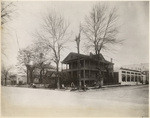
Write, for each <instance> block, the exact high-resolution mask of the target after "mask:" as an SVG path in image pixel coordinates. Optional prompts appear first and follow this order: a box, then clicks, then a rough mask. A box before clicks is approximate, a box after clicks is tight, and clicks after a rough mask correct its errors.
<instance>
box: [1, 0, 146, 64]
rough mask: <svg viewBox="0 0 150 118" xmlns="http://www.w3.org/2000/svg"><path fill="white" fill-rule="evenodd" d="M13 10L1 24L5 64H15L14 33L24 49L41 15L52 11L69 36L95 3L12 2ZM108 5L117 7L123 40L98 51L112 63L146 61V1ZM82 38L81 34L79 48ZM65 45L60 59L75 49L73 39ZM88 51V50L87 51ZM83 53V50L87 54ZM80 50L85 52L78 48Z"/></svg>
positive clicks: (15, 44) (74, 32)
mask: <svg viewBox="0 0 150 118" xmlns="http://www.w3.org/2000/svg"><path fill="white" fill-rule="evenodd" d="M15 4H16V13H15V14H14V17H13V18H12V21H11V22H9V23H8V24H7V25H6V26H5V27H6V31H5V33H3V34H2V39H3V40H5V42H7V51H6V54H7V58H6V57H5V59H4V60H5V61H4V62H5V63H7V65H15V64H16V62H17V58H16V57H17V52H18V49H19V48H18V45H17V40H16V34H17V36H18V41H19V46H20V48H24V47H26V46H28V45H30V44H31V43H32V41H33V40H34V38H33V36H32V33H34V31H35V30H36V29H38V28H40V25H41V21H42V19H41V18H42V16H43V15H44V14H46V13H47V12H49V11H52V10H55V11H56V12H58V13H60V14H62V16H64V18H65V19H66V20H67V21H69V22H70V31H72V33H73V34H72V37H71V39H74V38H75V35H76V34H77V33H78V26H79V24H80V23H83V22H84V18H85V15H88V14H89V11H90V10H91V7H92V6H93V4H95V2H83V1H82V2H16V3H15ZM107 4H108V5H110V6H116V7H118V14H119V18H120V20H119V22H118V23H119V24H120V25H121V28H120V33H119V38H120V39H124V43H123V45H121V46H118V47H117V48H115V51H111V50H110V51H109V52H102V54H103V55H104V57H105V58H106V59H107V60H108V61H110V58H113V62H114V63H115V66H122V65H130V64H138V63H147V62H148V61H149V58H148V57H149V56H148V55H149V52H148V50H149V36H148V35H149V34H148V33H149V29H148V27H149V19H148V18H149V16H148V15H149V4H148V2H107ZM83 43H84V39H83V37H82V36H81V47H82V44H83ZM68 45H69V48H68V49H67V50H64V52H63V53H62V56H61V60H63V59H64V58H65V57H66V56H67V54H68V53H69V52H71V51H72V52H77V51H76V44H75V42H73V43H69V44H68ZM89 52H90V51H89ZM89 52H86V53H89ZM81 53H83V54H84V53H85V50H84V49H82V50H81Z"/></svg>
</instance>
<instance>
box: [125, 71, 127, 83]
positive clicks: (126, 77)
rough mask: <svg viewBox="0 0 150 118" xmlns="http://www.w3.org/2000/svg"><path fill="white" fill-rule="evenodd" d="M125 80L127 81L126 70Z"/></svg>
mask: <svg viewBox="0 0 150 118" xmlns="http://www.w3.org/2000/svg"><path fill="white" fill-rule="evenodd" d="M125 82H127V72H126V74H125Z"/></svg>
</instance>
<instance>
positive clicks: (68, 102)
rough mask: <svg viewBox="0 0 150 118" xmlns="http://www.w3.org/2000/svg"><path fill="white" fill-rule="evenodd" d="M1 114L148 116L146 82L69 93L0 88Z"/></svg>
mask: <svg viewBox="0 0 150 118" xmlns="http://www.w3.org/2000/svg"><path fill="white" fill-rule="evenodd" d="M2 115H4V116H73V117H77V116H81V117H83V116H93V117H97V116H99V117H102V116H103V117H104V116H105V117H110V116H111V117H117V116H120V117H121V116H123V117H127V116H128V117H133V116H134V117H141V116H148V85H141V86H124V87H112V88H103V89H97V90H88V91H87V92H78V91H74V92H70V91H62V90H60V91H59V90H44V89H31V88H19V87H2Z"/></svg>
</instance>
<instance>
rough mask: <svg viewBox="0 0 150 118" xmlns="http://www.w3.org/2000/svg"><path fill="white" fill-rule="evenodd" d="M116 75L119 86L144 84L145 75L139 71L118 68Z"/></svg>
mask: <svg viewBox="0 0 150 118" xmlns="http://www.w3.org/2000/svg"><path fill="white" fill-rule="evenodd" d="M118 75H119V78H118V79H119V83H120V84H121V85H138V84H146V75H145V74H144V73H143V72H142V71H139V70H133V69H127V68H120V69H119V72H118Z"/></svg>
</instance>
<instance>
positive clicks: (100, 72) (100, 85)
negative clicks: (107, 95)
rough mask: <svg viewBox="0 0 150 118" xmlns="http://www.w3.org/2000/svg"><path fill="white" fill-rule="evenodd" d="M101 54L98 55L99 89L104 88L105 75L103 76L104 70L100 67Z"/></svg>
mask: <svg viewBox="0 0 150 118" xmlns="http://www.w3.org/2000/svg"><path fill="white" fill-rule="evenodd" d="M100 66H101V65H100V54H99V53H98V84H99V88H101V87H102V81H103V75H102V70H101V67H100Z"/></svg>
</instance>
